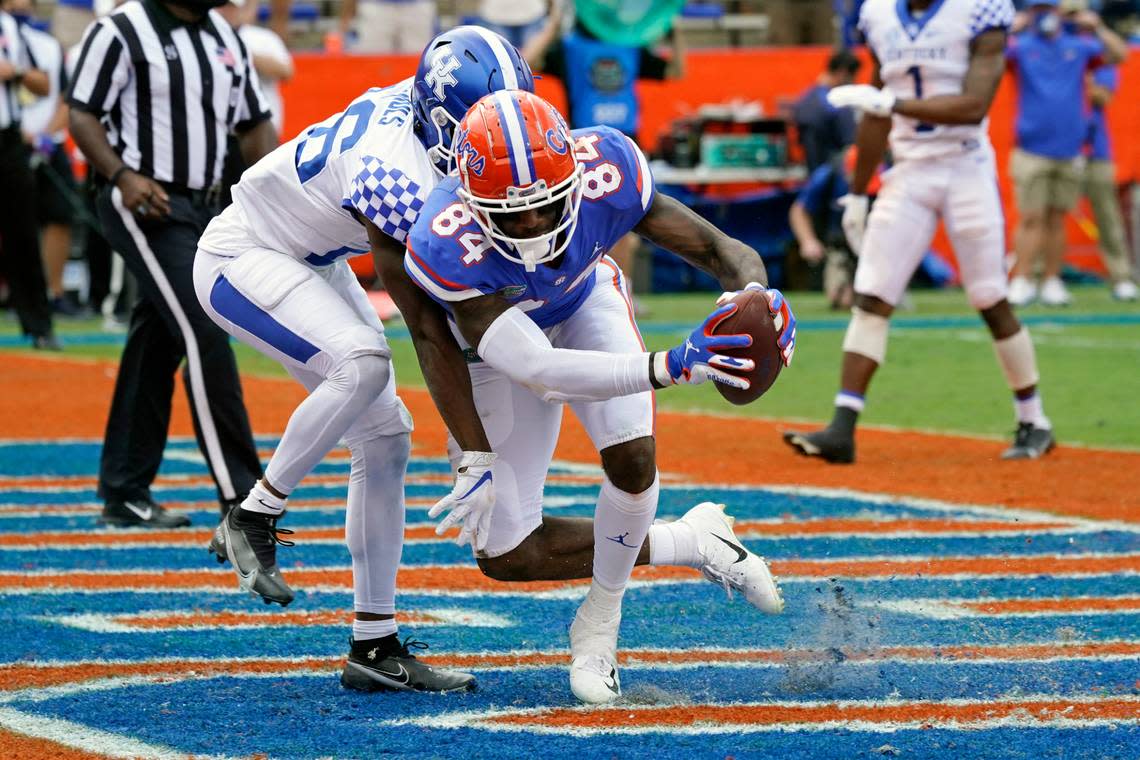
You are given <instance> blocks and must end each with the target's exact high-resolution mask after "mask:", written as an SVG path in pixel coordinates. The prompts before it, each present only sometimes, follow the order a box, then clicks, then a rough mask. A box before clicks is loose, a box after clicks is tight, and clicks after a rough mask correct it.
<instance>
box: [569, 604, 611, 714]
mask: <svg viewBox="0 0 1140 760" xmlns="http://www.w3.org/2000/svg"><path fill="white" fill-rule="evenodd" d="M597 612H598V610H596V609H595V608H594V606H593V604H592V603H591V600H590V598H589V597H588V596H587V597H586V600H585V601H583V602H582V606H581V607H579V608H578V613H577V614H576V615H574V622H573V623H571V624H570V657H571V661H570V691H572V692H574V696H575V697H577V698H578V699H580V700H581V701H583V702H585V703H586V704H589V705H601V704H605V703H607V702H613V701H614V700H615V699H617V698H618V697H620V696H621V679H620V678H619V677H618V671H617V636H618V627H619V626H620V625H621V612H618V613H617V615H615V616H614V617H613V618H611V619H609V620H598V619H596V618H595V617H594V615H596V614H597Z"/></svg>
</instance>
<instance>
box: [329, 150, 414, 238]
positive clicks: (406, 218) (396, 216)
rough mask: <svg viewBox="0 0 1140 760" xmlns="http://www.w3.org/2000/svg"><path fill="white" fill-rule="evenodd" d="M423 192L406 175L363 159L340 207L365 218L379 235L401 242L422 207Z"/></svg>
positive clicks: (374, 160)
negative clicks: (351, 210)
mask: <svg viewBox="0 0 1140 760" xmlns="http://www.w3.org/2000/svg"><path fill="white" fill-rule="evenodd" d="M424 195H426V193H425V192H424V191H423V189H422V188H421V187H420V186H419V185H418V184H416V183H415V182H414V181H412V180H411V179H410V178H409V177H408V176H407V175H406V174H404V173H403V172H402V171H400V170H399V169H397V168H396V167H394V166H391V165H389V164H387V163H385V162H383V161H381V160H380V159H379V158H376V157H375V156H365V157H364V159H363V168H361V170H360V173H359V174H357V175H356V178H355V179H354V180H353V181H352V189H351V190H350V192H349V194H348V197H346V198H345V199H344V201H343V203H342V204H341V205H342V206H344V208H347V209H355V210H356V211H358V212H359V213H361V214H363V215H364V216H366V217H367V218H368V219H369V220H370V221H371V222H372V223H373V224H375V225H376V226H377V227H379V228H380V231H381V232H383V233H384V234H386V235H388V236H389V237H391V238H393V239H394V240H396V241H397V242H400V243H402V242H404V240H405V238H407V237H408V233H409V232H410V231H411V229H412V225H413V224H415V223H416V218H417V217H419V215H420V209H422V208H423V205H424Z"/></svg>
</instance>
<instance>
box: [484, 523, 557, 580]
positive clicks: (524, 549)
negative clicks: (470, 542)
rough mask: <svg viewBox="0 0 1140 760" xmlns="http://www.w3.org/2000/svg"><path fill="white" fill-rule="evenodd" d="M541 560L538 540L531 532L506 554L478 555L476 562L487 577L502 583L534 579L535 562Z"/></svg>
mask: <svg viewBox="0 0 1140 760" xmlns="http://www.w3.org/2000/svg"><path fill="white" fill-rule="evenodd" d="M542 560H543V557H542V556H540V552H539V550H538V541H537V540H536V538H535V534H534V533H532V534H531V535H529V536H527V537H526V539H525V540H524V541H523V542H522V543H521V544H519V545H518V546H516V547H515V548H514V549H511V550H510V551H509V552H507V553H506V554H500V555H499V556H497V557H478V558H477V559H476V562H478V564H479V570H480V571H482V573H483V575H485V576H487V577H488V578H490V579H492V580H496V581H502V582H504V583H517V582H520V581H530V580H534V579H535V578H536V577H537V564H538V563H539V562H541V561H542Z"/></svg>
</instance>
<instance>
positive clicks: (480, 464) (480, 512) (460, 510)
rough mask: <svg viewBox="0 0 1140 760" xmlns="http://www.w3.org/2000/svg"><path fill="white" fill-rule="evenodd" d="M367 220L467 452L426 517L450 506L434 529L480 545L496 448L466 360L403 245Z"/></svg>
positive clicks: (382, 270) (379, 266)
mask: <svg viewBox="0 0 1140 760" xmlns="http://www.w3.org/2000/svg"><path fill="white" fill-rule="evenodd" d="M364 226H365V229H367V230H368V242H369V244H370V247H371V248H372V261H373V263H374V264H375V266H376V273H377V274H378V275H380V279H381V281H382V282H383V283H384V287H385V288H386V289H387V291H388V294H389V295H390V296H392V300H393V301H394V302H395V304H396V308H398V309H399V310H400V314H401V316H403V318H404V323H405V324H406V325H407V326H408V332H409V333H410V334H411V336H412V344H413V346H414V347H415V349H416V358H417V359H418V360H419V363H420V370H421V371H422V372H423V374H424V381H425V382H426V383H427V386H428V392H429V393H430V394H431V398H432V401H433V402H434V403H435V408H436V409H437V410H438V411H439V416H440V417H442V418H443V421H444V424H446V425H447V429H448V430H449V431H450V432H451V436H452V437H453V438H454V439H455V442H456V443H457V444H458V445H459V447H460V449H462V452H463V453H462V454H461V456H460V458H459V461H458V462H456V463H454V465H455V484H454V487H453V488H452V490H451V493H450V494H448V495H447V496H445V497H444V498H443V499H441V500H440V501H439V502H437V503H436V504H435V506H433V507H432V508H431V510H430V511H429V512H428V517H431V518H433V519H434V518H436V517H438V516H439V515H441V514H443V513H444V512H448V515H447V516H446V517H445V518H444V519H443V520H441V521H440V523H439V525H438V526H437V527H436V533H437V534H439V535H443V534H444V533H445V532H447V529H448V528H450V527H452V526H453V525H460V526H461V528H460V531H459V537H458V538H457V539H456V543H457V544H459V545H460V546H462V545H463V544H466V543H470V544H471V548H472V549H474V550H475V551H482V550H483V548H484V547H485V546H486V545H487V539H488V538H489V537H490V534H491V514H492V512H493V510H494V508H495V484H494V479H493V472H492V467H493V465H494V463H495V454H494V452H492V451H491V444H490V442H489V441H488V440H487V433H486V431H485V430H484V429H483V422H482V420H480V419H479V411H478V409H476V407H475V398H474V394H473V393H472V391H471V374H470V373H469V372H468V371H467V361H466V360H465V359H464V357H463V353H462V351H460V350H459V344H458V343H456V342H455V337H454V336H453V335H452V334H451V329H450V328H449V327H448V326H447V317H446V315H445V314H444V312H443V309H442V308H440V306H439V305H438V304H436V303H435V302H434V301H432V300H431V299H430V298H429V297H428V296H427V294H426V293H424V292H423V291H422V290H420V289H419V288H418V287H416V286H415V285H414V284H413V283H412V281H411V280H410V279H409V277H408V275H407V273H406V272H405V271H404V248H403V246H401V245H400V244H399V243H397V242H396V241H394V240H392V238H390V237H388V236H387V235H385V234H384V233H383V232H381V231H380V229H379V228H378V227H376V225H375V224H373V223H372V222H369V221H365V222H364Z"/></svg>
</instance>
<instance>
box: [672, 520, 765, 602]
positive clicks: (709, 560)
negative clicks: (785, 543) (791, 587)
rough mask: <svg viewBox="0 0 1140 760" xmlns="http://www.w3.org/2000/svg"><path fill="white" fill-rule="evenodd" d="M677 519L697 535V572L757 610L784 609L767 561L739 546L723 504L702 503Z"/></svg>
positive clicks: (731, 521) (731, 522)
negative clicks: (733, 590) (698, 563)
mask: <svg viewBox="0 0 1140 760" xmlns="http://www.w3.org/2000/svg"><path fill="white" fill-rule="evenodd" d="M680 522H683V523H686V524H687V525H689V526H690V527H692V528H693V530H694V531H695V532H696V534H697V553H698V554H700V556H701V565H700V571H701V572H702V573H704V576H705V577H706V578H708V579H709V580H710V581H712V582H713V583H715V584H716V585H718V586H721V587H723V588H724V590H725V591H726V592H727V593H728V595H729V597H731V596H732V591H731V589H736V590H737V591H739V592H740V593H742V594H744V598H745V599H747V600H748V603H749V604H751V605H752V606H753V607H755V608H756V609H758V610H760V611H761V612H767V613H768V614H769V615H778V614H779V613H781V612H783V611H784V596H783V594H782V593H780V586H779V584H778V583H776V579H775V578H774V577H773V576H772V571H771V570H769V569H768V563H767V562H765V561H764V558H763V557H761V556H759V555H757V554H754V553H753V552H750V551H748V550H747V549H745V548H744V546H742V545H741V543H740V541H739V540H738V539H737V538H736V534H735V533H734V532H733V530H732V524H733V522H735V520H733V518H732V517H730V516H728V515H726V514H725V513H724V505H723V504H714V503H712V502H711V501H706V502H702V503H700V504H698V505H697V506H695V507H693V508H692V509H690V510H689V511H688V512H686V513H685V515H684V517H682V518H681V519H680Z"/></svg>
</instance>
